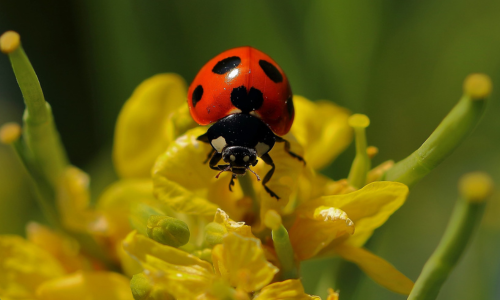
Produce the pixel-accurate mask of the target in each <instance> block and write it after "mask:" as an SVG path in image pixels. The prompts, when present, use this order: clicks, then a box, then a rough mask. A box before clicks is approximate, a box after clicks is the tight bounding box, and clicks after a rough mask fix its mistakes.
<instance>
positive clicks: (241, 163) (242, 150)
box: [222, 146, 257, 174]
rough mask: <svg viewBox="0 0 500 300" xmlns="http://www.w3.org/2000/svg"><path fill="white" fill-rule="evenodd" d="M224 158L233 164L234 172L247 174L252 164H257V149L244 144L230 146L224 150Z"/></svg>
mask: <svg viewBox="0 0 500 300" xmlns="http://www.w3.org/2000/svg"><path fill="white" fill-rule="evenodd" d="M222 159H223V160H224V161H225V162H226V163H228V164H229V165H230V166H231V169H232V171H233V173H235V174H245V171H246V170H247V169H248V168H249V167H250V166H255V165H256V164H257V151H255V149H252V148H247V147H242V146H229V147H226V148H224V149H223V150H222Z"/></svg>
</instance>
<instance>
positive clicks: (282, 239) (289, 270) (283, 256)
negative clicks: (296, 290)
mask: <svg viewBox="0 0 500 300" xmlns="http://www.w3.org/2000/svg"><path fill="white" fill-rule="evenodd" d="M272 237H273V244H274V249H275V250H276V254H277V255H278V259H279V261H280V263H281V272H282V273H281V274H282V275H281V276H282V279H283V280H286V279H297V278H299V268H298V265H297V263H296V261H295V256H294V252H293V248H292V244H291V243H290V238H289V236H288V231H287V230H286V229H285V226H283V225H280V226H279V227H278V228H277V229H273V234H272Z"/></svg>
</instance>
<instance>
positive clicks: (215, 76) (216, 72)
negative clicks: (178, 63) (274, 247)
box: [188, 47, 305, 199]
mask: <svg viewBox="0 0 500 300" xmlns="http://www.w3.org/2000/svg"><path fill="white" fill-rule="evenodd" d="M188 106H189V111H190V113H191V116H192V117H193V119H194V120H195V121H196V122H197V123H198V124H200V125H209V124H212V126H211V127H210V128H209V129H208V131H207V132H206V133H205V134H203V135H201V136H199V137H198V140H199V141H201V142H205V143H208V144H210V145H211V146H212V150H211V151H210V153H209V154H208V157H207V159H206V160H205V163H206V162H208V161H210V163H209V165H210V168H212V169H214V170H217V171H219V173H218V174H217V176H216V178H218V177H219V175H220V174H221V173H222V172H225V171H230V172H232V177H231V181H230V183H229V190H231V186H234V179H236V178H237V177H238V176H242V175H244V174H246V171H247V170H248V171H250V172H252V173H253V174H255V175H256V177H257V179H258V180H260V177H259V175H257V174H256V173H255V172H254V171H253V170H251V169H250V167H251V166H255V165H256V164H257V161H258V160H257V157H260V158H261V159H262V160H263V161H264V162H265V163H266V164H268V165H270V166H271V170H269V172H268V173H267V174H266V176H265V177H264V180H263V181H262V184H263V186H264V188H265V190H266V191H267V192H268V193H269V194H270V195H271V196H272V197H275V198H276V199H279V197H278V195H276V194H275V193H274V192H273V191H271V190H270V189H269V188H268V187H267V186H266V183H267V182H268V181H269V180H270V179H271V177H272V176H273V173H274V170H275V165H274V162H273V160H272V158H271V156H269V151H270V150H271V149H272V148H273V146H274V144H275V143H276V142H278V143H284V145H285V146H284V147H285V151H286V152H287V153H288V154H290V155H291V156H292V157H295V158H297V159H298V160H300V161H302V162H304V159H303V158H302V157H300V156H299V155H297V154H295V153H293V152H291V151H290V143H289V142H288V141H287V140H285V139H283V138H282V137H280V136H283V135H285V134H286V133H287V132H288V131H290V127H292V123H293V118H294V114H295V112H294V108H293V100H292V89H291V88H290V84H289V83H288V79H287V77H286V75H285V73H284V72H283V70H281V68H280V67H279V66H278V65H277V64H276V62H275V61H274V60H273V59H271V58H270V57H269V56H268V55H266V54H264V53H263V52H261V51H259V50H257V49H255V48H252V47H240V48H234V49H230V50H227V51H224V52H222V53H221V54H219V55H217V56H216V57H214V58H212V59H211V60H210V61H209V62H208V63H207V64H205V65H204V66H203V67H202V68H201V70H200V71H199V72H198V74H197V75H196V77H195V78H194V80H193V83H191V85H190V87H189V90H188ZM221 159H222V160H223V161H224V162H225V163H226V164H223V165H219V164H218V163H219V162H220V160H221ZM304 163H305V162H304Z"/></svg>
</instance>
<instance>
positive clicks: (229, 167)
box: [215, 166, 231, 179]
mask: <svg viewBox="0 0 500 300" xmlns="http://www.w3.org/2000/svg"><path fill="white" fill-rule="evenodd" d="M229 169H231V166H227V167H226V168H225V169H224V170H222V171H220V172H219V174H217V176H215V178H217V179H219V176H220V174H222V173H223V172H226V171H229Z"/></svg>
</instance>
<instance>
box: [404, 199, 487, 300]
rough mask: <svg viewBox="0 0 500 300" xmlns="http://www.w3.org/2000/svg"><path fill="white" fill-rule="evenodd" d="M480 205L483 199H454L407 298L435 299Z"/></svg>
mask: <svg viewBox="0 0 500 300" xmlns="http://www.w3.org/2000/svg"><path fill="white" fill-rule="evenodd" d="M484 206H485V205H484V203H474V202H468V201H465V200H464V199H459V200H458V201H457V203H456V205H455V209H454V211H453V213H452V216H451V219H450V222H449V223H448V226H447V228H446V231H445V233H444V235H443V237H442V239H441V241H440V243H439V245H438V247H437V249H436V250H435V251H434V253H433V254H432V256H431V257H430V258H429V260H428V261H427V263H426V264H425V266H424V268H423V270H422V273H421V274H420V276H419V277H418V279H417V281H416V282H415V286H414V288H413V290H412V292H411V293H410V296H409V297H408V300H432V299H436V297H437V295H438V293H439V290H440V289H441V286H442V285H443V283H444V282H445V280H446V279H447V278H448V275H449V274H450V272H451V271H452V270H453V268H454V267H455V264H456V263H457V261H458V259H459V258H460V256H461V255H462V253H463V252H464V250H465V247H466V246H467V244H468V242H469V241H470V238H471V236H472V233H473V232H474V229H475V228H476V227H477V225H478V224H479V222H480V220H481V217H482V215H483V211H484Z"/></svg>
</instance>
